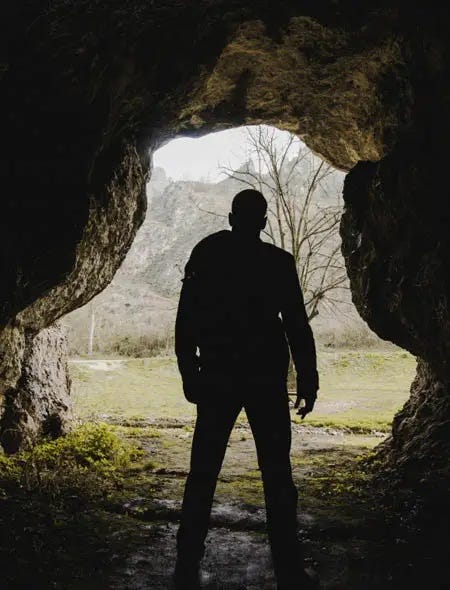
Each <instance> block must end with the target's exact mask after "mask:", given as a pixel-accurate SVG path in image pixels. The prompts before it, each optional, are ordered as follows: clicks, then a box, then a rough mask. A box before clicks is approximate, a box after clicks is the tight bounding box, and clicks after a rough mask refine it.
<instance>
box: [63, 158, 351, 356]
mask: <svg viewBox="0 0 450 590" xmlns="http://www.w3.org/2000/svg"><path fill="white" fill-rule="evenodd" d="M342 181H343V174H342V173H340V172H337V171H336V173H335V174H333V175H332V177H331V178H330V179H329V181H328V185H329V186H328V189H329V190H327V191H326V192H321V193H320V194H318V196H317V198H318V199H319V200H321V201H323V202H326V201H327V200H330V199H332V200H333V203H336V201H337V200H339V199H340V190H341V186H342ZM242 188H243V186H242V184H241V183H240V182H238V181H236V180H233V179H229V178H227V179H225V180H223V181H221V182H217V183H209V182H193V181H172V180H171V179H170V178H168V177H167V176H166V173H165V171H164V170H163V169H162V168H155V170H154V171H153V174H152V178H151V181H150V182H149V184H148V187H147V198H148V211H147V216H146V219H145V221H144V223H143V225H142V227H141V228H140V230H139V232H138V234H137V237H136V239H135V241H134V243H133V245H132V247H131V249H130V251H129V253H128V255H127V257H126V259H125V261H124V263H123V264H122V267H121V268H120V269H119V271H118V272H117V274H116V276H115V277H114V280H113V281H112V283H111V284H110V285H109V286H108V287H107V288H106V289H105V290H104V291H103V292H102V293H101V294H100V295H98V296H97V297H96V298H95V299H94V300H93V301H92V302H91V303H90V304H88V305H86V306H85V307H83V308H81V309H78V310H76V311H74V312H72V313H71V314H69V315H68V316H66V318H65V319H64V321H65V323H66V324H67V325H68V327H69V334H70V341H71V347H72V350H73V351H74V352H78V353H84V352H85V351H86V349H87V341H88V334H89V326H90V321H91V320H90V317H91V313H92V310H93V311H94V315H95V340H94V348H97V349H99V350H101V351H102V350H103V351H104V350H106V351H107V350H108V349H109V348H110V345H111V343H112V342H113V341H117V340H120V339H123V338H126V337H128V339H129V340H133V339H136V338H145V339H149V338H150V339H151V338H165V337H167V336H169V337H170V335H171V333H172V331H173V321H174V317H175V313H176V305H177V296H178V293H179V289H180V285H181V283H180V280H181V278H182V275H183V269H184V265H185V263H186V261H187V259H188V257H189V254H190V251H191V250H192V248H193V246H194V245H195V244H196V243H197V242H198V241H199V240H201V239H202V238H203V237H205V236H206V235H208V234H210V233H212V232H214V231H218V230H220V229H223V228H227V227H228V220H227V213H228V211H229V208H230V204H231V200H232V198H233V196H234V195H235V194H236V192H238V191H239V190H242ZM210 212H214V214H212V213H210ZM345 297H346V298H347V299H348V301H349V300H350V299H349V296H348V295H345ZM341 311H342V313H341V312H340V311H339V309H338V310H337V311H336V312H335V313H331V314H330V313H329V312H328V313H324V312H323V313H322V314H320V316H319V317H318V318H316V319H315V320H314V326H315V330H316V331H319V332H332V331H333V330H337V329H339V327H341V328H342V325H343V323H344V324H347V323H348V322H349V321H351V322H354V321H357V320H355V312H354V311H352V310H351V308H350V305H349V304H344V305H343V306H342V310H341ZM349 318H350V319H349Z"/></svg>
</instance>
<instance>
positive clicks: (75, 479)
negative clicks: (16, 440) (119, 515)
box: [0, 423, 141, 501]
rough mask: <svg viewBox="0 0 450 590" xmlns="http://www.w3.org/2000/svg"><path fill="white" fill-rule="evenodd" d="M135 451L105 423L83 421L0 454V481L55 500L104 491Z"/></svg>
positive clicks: (86, 495) (131, 458) (102, 494)
mask: <svg viewBox="0 0 450 590" xmlns="http://www.w3.org/2000/svg"><path fill="white" fill-rule="evenodd" d="M140 454H141V451H140V450H139V449H137V448H136V447H132V446H131V445H129V444H127V443H125V442H124V441H123V440H122V439H120V438H119V437H118V436H117V435H116V433H115V432H114V430H113V428H112V427H110V426H108V425H107V424H95V423H91V424H84V425H82V426H79V427H78V428H76V429H75V430H73V431H72V432H71V433H70V434H67V435H66V436H63V437H61V438H58V439H56V440H46V441H43V442H40V443H39V444H37V445H36V446H35V447H34V448H32V449H31V450H28V451H23V452H22V453H19V454H17V455H14V456H12V457H2V460H1V462H0V482H1V483H2V484H3V487H4V488H6V489H10V490H11V489H16V488H17V487H21V488H23V489H25V490H27V491H33V492H35V493H37V494H39V495H41V496H42V495H44V496H49V497H51V498H53V499H54V500H56V499H59V500H61V501H64V499H65V498H67V497H68V496H70V495H72V494H77V495H78V496H80V497H88V496H92V497H98V496H104V495H105V494H107V493H108V491H110V490H111V488H113V487H114V486H116V485H118V483H119V481H120V472H121V471H122V470H124V469H126V468H127V467H129V466H130V463H131V461H132V460H133V459H136V458H138V457H139V456H140Z"/></svg>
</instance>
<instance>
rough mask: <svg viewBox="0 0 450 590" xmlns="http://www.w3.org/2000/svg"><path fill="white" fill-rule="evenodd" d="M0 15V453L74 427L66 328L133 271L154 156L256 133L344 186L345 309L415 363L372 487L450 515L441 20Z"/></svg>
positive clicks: (419, 13) (55, 11)
mask: <svg viewBox="0 0 450 590" xmlns="http://www.w3.org/2000/svg"><path fill="white" fill-rule="evenodd" d="M2 10H3V13H4V18H3V19H2V24H1V25H0V26H1V28H2V41H3V43H2V46H1V53H0V85H1V89H2V92H1V94H0V103H1V107H2V108H1V113H2V118H3V122H2V131H3V133H2V147H1V151H2V155H1V179H2V189H3V199H2V215H1V217H0V224H1V232H0V236H1V238H0V239H1V241H2V247H1V255H0V268H1V277H2V280H1V287H0V322H1V324H0V325H1V331H0V350H1V355H0V394H1V396H2V398H3V406H4V409H3V414H2V417H1V425H0V431H1V433H0V434H1V440H2V445H3V447H4V449H5V450H6V451H7V452H9V453H13V452H15V451H17V450H18V449H19V448H21V447H22V446H23V445H25V444H27V443H28V442H29V441H30V440H32V439H34V438H35V437H36V436H39V435H40V434H46V433H52V434H53V435H58V434H61V433H64V432H65V431H66V430H67V429H68V428H69V427H70V396H69V391H70V380H69V378H68V374H67V367H66V357H65V341H64V336H63V334H62V333H61V330H60V328H59V327H58V323H57V320H58V319H59V318H61V317H62V316H63V315H64V314H66V313H68V312H69V311H72V310H74V309H76V308H77V307H79V306H81V305H83V304H85V303H86V302H88V301H89V300H90V299H91V298H92V297H93V296H94V295H96V294H97V293H99V292H100V291H101V290H102V289H104V288H105V286H106V285H108V283H109V282H110V281H111V279H112V277H113V276H114V273H115V272H116V270H117V269H118V267H119V266H120V264H121V262H122V260H123V259H124V257H125V255H126V252H127V250H128V248H129V247H130V245H131V243H132V241H133V237H134V235H135V233H136V231H137V229H138V228H139V225H140V224H141V222H142V220H143V218H144V215H145V193H144V189H145V183H146V181H147V179H148V177H149V175H150V174H151V170H150V162H151V159H150V157H149V150H150V151H152V150H155V149H157V148H158V147H159V146H161V145H163V144H164V143H166V142H168V141H169V140H170V139H171V138H174V137H177V136H182V135H186V136H200V135H203V134H206V133H209V132H211V131H215V130H219V129H226V128H230V127H234V126H238V125H244V124H246V125H248V124H260V123H265V124H269V125H274V126H276V127H278V128H280V129H286V130H289V131H292V132H293V133H296V134H297V135H298V136H299V137H301V139H302V140H303V141H304V142H305V143H306V144H307V145H308V146H309V147H310V148H311V149H312V150H313V151H314V152H315V153H317V154H318V155H320V156H321V157H322V158H324V159H325V160H327V161H328V162H330V163H331V164H332V165H333V166H335V167H337V168H339V169H341V170H344V171H347V172H348V173H347V176H346V180H345V186H344V201H345V210H344V215H343V218H342V223H341V235H342V240H343V254H344V257H345V260H346V266H347V271H348V274H349V277H350V282H351V289H352V297H353V301H354V303H355V305H356V307H357V309H358V311H359V313H360V315H361V316H362V318H363V319H364V320H365V321H366V322H367V323H368V325H369V326H370V327H371V329H372V330H374V331H375V332H376V333H377V334H378V335H379V336H380V337H382V338H384V339H387V340H390V341H392V342H394V343H395V344H397V345H399V346H401V347H403V348H404V349H406V350H408V351H409V352H411V353H412V354H413V355H415V356H416V357H417V358H418V371H417V376H416V378H415V380H414V382H413V384H412V386H411V397H410V399H409V401H408V402H407V403H406V405H405V407H404V408H403V410H402V411H401V412H400V413H399V414H398V415H397V416H396V417H395V419H394V422H393V428H392V435H391V436H390V438H389V439H388V440H387V441H386V442H385V443H384V444H383V445H382V447H381V448H380V449H379V451H378V457H377V458H378V469H379V472H380V479H381V480H382V482H383V485H386V486H388V485H389V486H391V485H397V486H401V487H403V488H408V489H410V490H413V491H414V493H416V494H419V492H420V494H422V495H423V497H424V498H427V497H428V498H430V497H433V501H436V498H439V499H440V501H442V502H443V499H444V498H445V496H446V494H448V476H449V460H448V456H449V450H450V403H449V397H448V386H449V381H450V368H449V365H448V353H449V348H450V313H449V296H450V283H449V277H450V275H449V272H448V268H449V256H450V241H449V234H448V229H447V225H448V221H449V216H450V206H449V204H448V199H447V195H446V190H447V189H446V187H445V174H444V171H445V169H446V165H447V162H446V160H447V144H448V129H449V124H448V123H449V122H448V118H449V112H450V110H449V108H448V100H449V96H450V92H449V91H450V88H449V82H448V80H449V76H448V70H449V64H448V58H449V54H448V52H449V41H448V35H447V30H446V27H445V22H446V16H445V13H442V14H440V13H439V11H438V9H437V7H436V6H434V7H433V8H431V7H426V8H425V7H423V6H415V5H410V6H405V5H404V3H402V2H398V1H394V2H390V3H385V2H381V3H375V2H371V1H365V2H353V1H352V0H347V1H343V2H334V1H328V0H321V1H320V2H308V1H305V2H294V1H290V0H286V1H283V2H279V3H277V4H274V3H267V2H260V1H256V2H252V3H246V2H241V1H240V0H234V1H233V2H222V1H220V0H217V1H215V0H213V1H202V2H184V3H179V2H172V1H167V0H156V1H155V2H148V1H146V0H132V1H130V2H127V3H123V2H119V1H118V0H113V1H111V2H108V3H102V2H96V1H92V0H83V1H81V2H67V1H63V0H55V1H54V2H52V3H51V4H49V3H48V2H43V1H41V0H30V1H28V2H17V3H15V4H14V6H9V7H8V8H5V7H4V8H3V9H2ZM442 10H444V9H442ZM55 322H56V323H55ZM438 504H439V502H438Z"/></svg>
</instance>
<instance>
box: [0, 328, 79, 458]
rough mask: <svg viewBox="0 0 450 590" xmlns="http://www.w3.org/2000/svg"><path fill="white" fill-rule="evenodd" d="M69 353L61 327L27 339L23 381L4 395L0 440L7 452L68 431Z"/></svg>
mask: <svg viewBox="0 0 450 590" xmlns="http://www.w3.org/2000/svg"><path fill="white" fill-rule="evenodd" d="M66 353H67V339H66V335H65V331H64V329H63V328H62V327H61V326H60V325H58V324H55V325H53V326H51V327H49V328H45V329H44V330H41V331H40V332H39V333H38V334H37V335H36V336H32V335H27V336H26V337H25V341H24V350H23V353H22V364H21V375H20V378H19V380H18V382H17V383H16V384H15V385H14V386H11V387H10V388H9V389H7V390H6V391H5V392H4V398H5V408H4V411H3V414H2V418H1V421H0V440H1V443H2V445H3V448H4V449H5V451H6V452H7V453H14V452H16V451H17V450H18V449H20V448H24V447H27V446H30V445H31V444H33V443H34V442H35V441H36V440H37V439H38V438H39V437H41V436H51V437H53V438H54V437H57V436H60V435H61V434H64V433H65V432H66V431H67V429H68V427H69V425H70V419H71V412H70V408H71V404H70V378H69V374H68V368H67V361H66Z"/></svg>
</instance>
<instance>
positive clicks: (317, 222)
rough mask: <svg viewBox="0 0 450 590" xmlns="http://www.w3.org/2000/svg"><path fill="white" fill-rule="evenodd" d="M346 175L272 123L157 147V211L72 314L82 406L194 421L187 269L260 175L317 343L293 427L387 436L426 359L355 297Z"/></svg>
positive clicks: (145, 418) (370, 439)
mask: <svg viewBox="0 0 450 590" xmlns="http://www.w3.org/2000/svg"><path fill="white" fill-rule="evenodd" d="M343 181H344V173H343V172H340V171H339V170H336V169H334V168H333V167H332V166H330V165H329V164H328V163H326V162H324V161H322V160H321V159H320V158H319V157H317V156H315V155H314V154H313V153H312V152H311V151H310V150H309V148H307V147H306V146H305V144H303V143H302V142H301V141H300V140H299V139H298V137H296V136H294V135H292V134H290V133H288V132H285V131H280V130H279V129H276V128H274V127H269V126H252V127H240V128H234V129H230V130H227V131H222V132H218V133H214V134H210V135H206V136H203V137H201V138H196V139H193V138H179V139H176V140H173V141H171V142H170V143H168V144H166V145H165V146H164V147H162V148H161V149H160V150H158V151H157V152H156V153H155V154H154V162H153V173H152V177H151V180H150V181H149V183H148V186H147V199H148V210H147V216H146V219H145V221H144V223H143V225H142V227H141V229H140V231H139V233H138V235H137V237H136V239H135V241H134V244H133V246H132V248H131V250H130V252H129V254H128V256H127V258H126V260H125V262H124V263H123V264H122V267H121V268H120V270H119V271H118V273H117V275H116V276H115V278H114V280H113V282H112V284H111V285H110V286H108V287H107V288H106V289H105V290H104V291H103V292H102V293H101V294H100V295H98V296H97V297H95V298H94V299H93V300H92V301H91V302H90V303H89V304H88V305H86V306H85V307H83V308H81V309H78V310H76V311H74V312H73V313H72V314H70V315H69V316H67V317H66V319H65V321H66V323H67V324H68V326H69V333H70V346H71V355H72V360H71V372H72V378H73V395H74V400H75V407H76V412H77V413H78V414H79V415H80V416H81V418H82V419H84V420H85V419H88V418H89V419H90V418H92V417H97V418H98V419H100V420H102V421H107V422H113V423H121V422H125V421H127V420H132V421H133V423H134V424H136V425H139V424H156V425H159V424H161V423H166V422H167V423H169V424H179V425H182V426H183V427H185V428H186V429H188V430H190V429H192V424H193V422H192V420H193V415H194V407H193V406H192V405H190V404H187V403H186V402H185V401H184V399H183V395H182V391H181V385H180V379H179V376H178V372H177V369H176V363H175V359H174V352H173V326H174V319H175V313H176V307H177V298H178V294H179V289H180V285H181V282H180V280H181V278H182V276H183V269H184V265H185V264H186V261H187V259H188V257H189V254H190V251H191V250H192V248H193V246H194V245H195V244H196V243H197V242H198V241H200V240H201V239H202V238H203V237H205V236H206V235H208V234H210V233H212V232H214V231H218V230H220V229H224V228H227V227H228V222H227V213H228V211H229V208H230V203H231V200H232V197H233V195H234V194H236V193H237V192H238V191H239V190H242V189H243V188H248V187H255V188H257V189H259V190H262V192H263V193H264V194H266V196H267V199H268V201H269V223H268V227H267V229H266V233H265V234H264V235H263V236H262V237H263V239H264V240H266V241H270V242H273V243H275V244H276V245H278V246H282V247H284V248H285V249H287V250H290V251H293V250H295V249H296V248H297V252H298V256H297V262H298V272H299V276H300V277H301V283H302V288H303V291H304V295H305V302H306V304H307V311H308V314H309V316H310V319H311V325H312V328H313V331H314V334H315V338H316V342H317V347H318V359H319V369H320V375H321V392H320V398H319V401H318V404H317V406H316V410H315V412H314V413H313V414H311V415H310V416H309V417H308V419H307V420H306V421H305V422H304V423H301V421H300V419H299V418H298V419H297V417H294V421H295V428H301V427H302V426H305V425H308V426H310V427H314V429H315V430H314V436H313V437H312V438H310V439H309V440H308V438H305V439H304V440H303V442H302V443H301V445H309V446H312V447H317V448H325V447H327V446H330V445H331V443H332V441H340V442H339V444H341V443H342V444H343V445H344V447H345V448H346V449H349V448H351V449H353V450H354V449H355V448H360V447H361V446H366V447H367V446H372V447H373V446H375V445H376V444H378V443H379V442H380V440H382V438H383V437H384V436H386V435H387V433H388V431H389V429H390V424H391V421H392V418H393V416H394V414H395V413H396V412H397V411H398V410H399V409H400V408H401V407H402V405H403V404H404V402H405V401H406V399H407V397H408V390H409V384H410V383H411V380H412V378H413V375H414V369H415V362H414V360H413V358H412V357H411V356H410V355H409V354H408V353H405V351H403V350H400V349H398V348H396V347H395V346H394V345H392V344H390V343H386V342H384V341H382V340H380V339H379V338H378V337H377V336H376V335H375V334H374V333H372V332H371V331H370V329H369V328H368V327H367V325H366V324H365V322H363V320H361V318H360V317H359V315H358V313H357V312H356V310H355V308H354V306H353V304H352V301H351V295H350V289H349V284H348V279H347V277H346V271H345V265H344V260H343V258H342V255H341V252H340V236H339V221H340V215H341V211H342V208H343V201H342V196H341V194H342V186H343ZM283 208H284V209H283ZM286 209H287V211H286ZM290 219H293V220H294V221H293V224H294V225H295V227H294V228H292V227H290V225H289V223H290V221H289V220H290ZM302 219H303V220H306V221H307V222H306V223H304V224H303V226H302V227H300V223H301V221H302ZM280 228H281V230H280ZM292 229H294V230H295V232H297V230H298V232H297V234H295V232H293V231H291V230H292ZM294 234H295V235H297V241H296V242H294V241H293V240H292V239H290V238H289V235H294ZM299 244H301V246H300V247H298V246H299ZM289 385H290V389H294V386H295V384H294V383H293V381H291V382H290V384H289ZM125 392H126V393H125ZM243 436H246V435H243ZM333 437H334V438H333ZM182 446H183V448H184V451H183V453H184V454H186V453H187V452H188V448H189V445H188V443H187V442H186V441H184V440H183V442H182ZM298 450H299V449H298ZM352 452H353V451H352ZM183 456H184V455H183ZM185 459H186V461H187V455H186V457H185ZM166 460H167V461H168V462H169V463H170V460H171V459H170V458H168V457H166ZM182 464H183V463H181V464H180V465H179V466H178V467H179V468H181V466H182ZM185 465H187V462H186V463H185Z"/></svg>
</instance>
